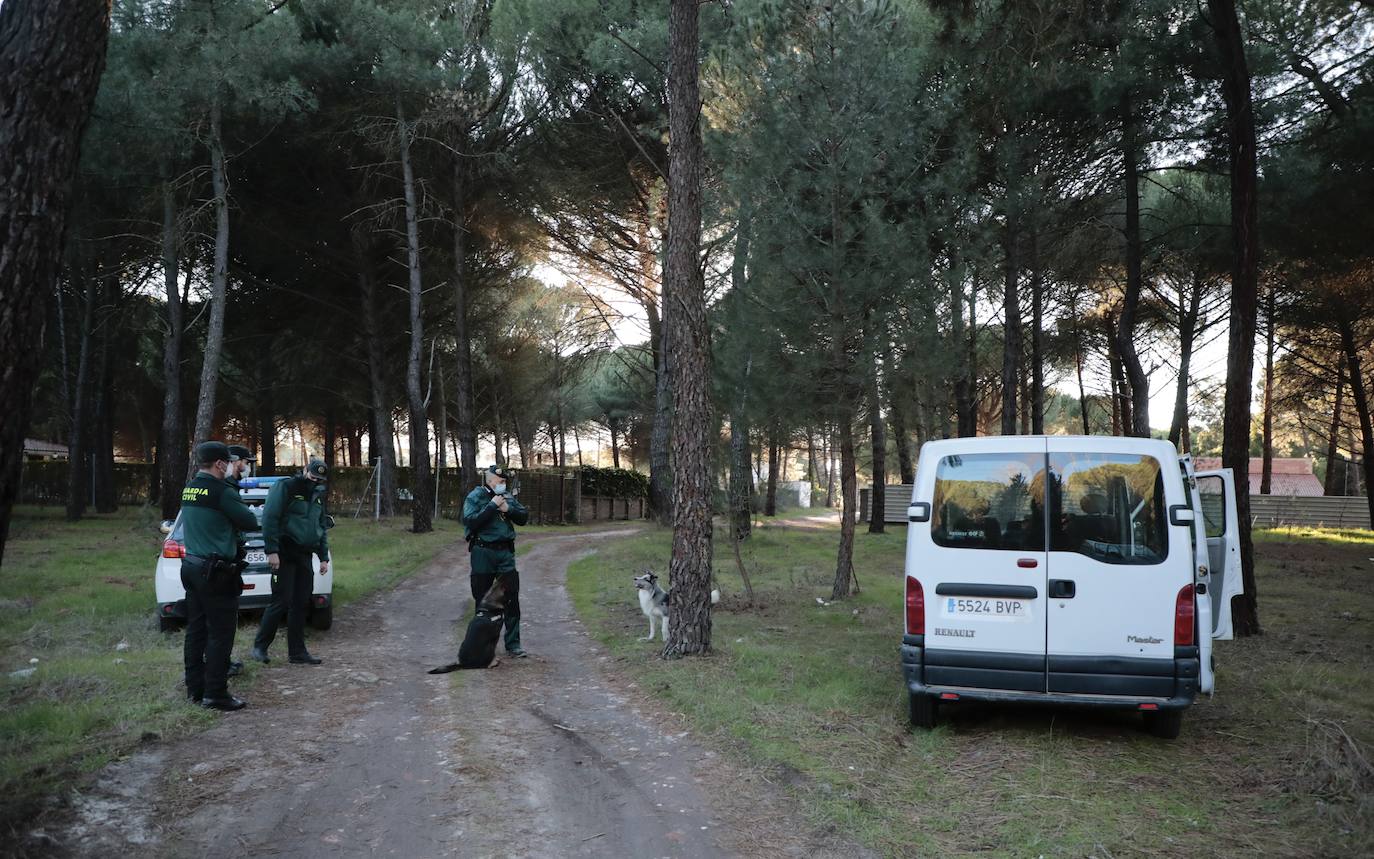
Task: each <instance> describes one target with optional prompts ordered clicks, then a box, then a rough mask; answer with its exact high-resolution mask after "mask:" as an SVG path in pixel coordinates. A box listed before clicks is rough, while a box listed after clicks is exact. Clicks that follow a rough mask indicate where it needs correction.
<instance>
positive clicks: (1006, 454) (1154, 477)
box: [901, 436, 1242, 738]
mask: <svg viewBox="0 0 1374 859" xmlns="http://www.w3.org/2000/svg"><path fill="white" fill-rule="evenodd" d="M907 520H908V522H909V524H910V529H909V531H908V534H907V553H906V634H905V635H904V636H903V638H902V651H901V653H902V673H903V677H904V679H905V681H906V687H907V692H908V695H909V715H910V718H911V723H912V724H913V725H915V726H917V727H924V728H930V727H933V726H934V725H935V722H936V718H937V715H938V710H939V708H940V706H942V705H944V704H947V703H952V702H958V701H995V702H1016V703H1047V704H1074V705H1089V706H1102V707H1114V708H1126V709H1132V710H1139V711H1140V712H1141V713H1143V714H1144V718H1145V726H1146V728H1147V729H1148V730H1150V731H1151V732H1152V733H1154V734H1156V735H1158V736H1162V737H1166V738H1173V737H1176V736H1178V732H1179V727H1180V724H1181V720H1182V717H1183V710H1184V708H1186V707H1187V706H1188V705H1189V704H1191V703H1192V702H1193V699H1194V698H1196V697H1197V695H1198V693H1199V692H1206V693H1208V694H1210V693H1211V692H1212V691H1213V673H1212V668H1213V662H1212V639H1214V638H1230V637H1231V612H1230V605H1231V599H1232V598H1233V597H1235V596H1236V595H1237V594H1240V593H1241V592H1242V582H1241V574H1240V547H1239V542H1238V537H1237V531H1236V527H1235V523H1236V499H1235V487H1234V484H1233V481H1232V478H1231V473H1230V470H1229V469H1223V470H1221V471H1209V472H1197V473H1195V472H1194V471H1193V466H1192V459H1191V457H1189V456H1179V455H1178V451H1177V450H1175V449H1174V446H1173V445H1172V444H1170V443H1169V442H1167V441H1156V440H1150V439H1140V438H1109V437H1096V436H993V437H982V438H961V439H948V440H945V441H932V442H928V443H926V444H925V445H924V446H923V447H922V448H921V457H920V462H919V467H918V469H917V473H916V483H915V485H914V486H913V488H912V497H911V504H910V506H909V507H908V508H907Z"/></svg>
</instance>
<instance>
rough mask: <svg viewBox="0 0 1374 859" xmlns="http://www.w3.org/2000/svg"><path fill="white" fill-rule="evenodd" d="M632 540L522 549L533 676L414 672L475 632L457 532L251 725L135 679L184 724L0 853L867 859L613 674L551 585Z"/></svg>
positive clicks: (377, 598) (15, 836) (575, 537)
mask: <svg viewBox="0 0 1374 859" xmlns="http://www.w3.org/2000/svg"><path fill="white" fill-rule="evenodd" d="M629 533H630V529H629V528H628V527H627V526H626V525H623V524H618V525H602V526H600V528H599V529H597V530H589V529H588V528H579V529H538V531H537V532H536V533H535V534H534V535H533V536H531V537H530V538H528V539H523V540H522V545H521V551H520V556H519V564H520V568H521V592H522V593H521V604H522V607H523V610H524V613H525V619H524V621H523V632H524V636H523V637H524V644H525V646H526V648H527V649H528V650H529V651H530V652H531V653H532V656H531V658H529V659H524V660H517V659H512V658H509V657H503V658H502V660H501V662H500V664H499V665H498V666H496V667H495V668H494V669H492V670H489V671H466V672H455V673H454V674H450V675H440V676H431V675H428V674H426V673H425V671H426V669H428V668H430V667H433V666H436V665H441V664H443V663H446V662H449V661H451V660H452V659H453V654H454V651H455V650H456V647H457V641H458V637H459V636H460V635H461V633H462V630H463V628H464V626H465V624H466V619H467V616H468V615H469V614H470V611H471V599H470V596H469V593H468V587H467V558H466V555H465V552H464V549H465V547H464V546H463V544H462V543H461V542H456V543H455V541H454V540H453V537H454V536H456V535H455V534H454V532H453V531H452V530H450V532H449V534H448V539H447V541H446V542H447V546H446V547H445V548H443V549H442V550H440V551H439V553H438V555H437V556H435V557H434V558H433V560H432V561H430V562H429V563H427V564H423V565H422V566H421V569H420V570H419V572H417V573H415V574H414V575H412V576H409V577H406V578H404V579H403V580H401V581H400V583H399V584H397V585H396V586H395V587H394V588H392V589H380V590H377V591H375V592H374V593H372V595H371V596H367V597H360V598H357V599H355V600H354V601H353V602H352V604H351V605H349V606H348V607H347V608H346V609H344V610H343V611H339V612H336V615H335V624H334V629H333V630H331V631H330V632H329V633H327V634H324V635H320V636H319V637H318V638H317V639H316V640H315V641H314V642H313V643H312V645H311V647H312V651H314V652H315V653H316V654H317V655H319V656H321V657H323V658H324V659H325V663H324V664H323V665H321V666H318V667H306V666H294V665H285V664H282V663H281V661H280V660H276V659H274V660H273V662H272V664H271V665H270V666H266V667H261V666H255V670H254V672H253V674H252V676H250V677H249V678H246V679H245V680H244V681H235V685H234V687H233V688H235V689H236V690H242V691H241V694H242V695H243V696H244V697H245V698H247V699H248V700H249V702H250V706H249V707H248V709H246V710H243V711H241V712H238V713H232V714H224V715H211V714H206V713H203V712H202V711H199V710H196V709H193V708H191V707H190V706H189V705H186V704H181V703H179V702H177V700H176V699H177V695H178V690H177V688H176V676H175V675H176V673H177V672H176V670H175V667H174V666H162V673H161V676H157V675H155V674H154V673H153V672H151V671H150V672H149V674H148V676H146V677H144V680H145V682H147V683H148V685H149V688H148V689H146V690H145V695H146V696H147V697H150V698H158V699H161V698H165V699H166V704H167V706H168V707H171V708H174V709H175V708H179V709H180V711H181V712H183V713H185V714H186V715H185V719H186V722H187V723H188V725H186V726H179V728H178V730H177V732H176V733H177V737H176V738H175V739H172V740H170V741H167V740H161V739H159V738H158V737H150V738H148V739H147V741H145V742H143V743H141V744H138V745H137V747H136V748H134V749H132V750H126V751H127V754H124V755H123V756H122V757H120V759H119V760H117V761H115V762H114V763H111V764H109V765H107V766H104V767H100V768H94V770H93V771H92V772H91V773H90V774H89V775H87V776H85V777H82V778H77V779H75V780H74V781H73V780H71V779H68V780H67V782H64V784H67V785H68V786H67V787H66V788H65V789H64V790H63V791H62V793H61V794H60V795H56V796H54V797H52V798H51V799H50V801H49V802H48V804H47V805H46V807H44V808H43V809H42V810H41V811H40V812H39V813H37V814H36V815H34V816H31V817H27V818H25V819H23V820H22V821H21V820H11V821H10V826H9V833H8V836H7V837H6V836H0V854H9V853H14V854H17V855H34V856H38V855H42V856H49V855H57V856H101V857H104V856H110V855H129V854H131V853H133V852H135V851H137V852H139V853H140V854H142V855H151V856H185V855H207V854H209V853H211V852H222V850H223V849H224V848H225V846H226V845H232V846H233V847H234V848H235V850H236V852H240V853H243V854H244V855H255V856H257V855H289V856H307V857H308V856H338V855H346V856H363V855H366V856H378V855H382V856H388V855H389V856H399V857H426V856H444V855H462V856H474V857H478V856H529V855H558V856H579V855H585V856H607V855H614V856H674V857H708V856H730V855H739V856H779V855H782V856H786V855H792V856H814V855H837V854H844V855H863V852H864V851H862V850H861V849H856V848H855V847H854V846H853V845H851V844H849V843H847V842H845V841H844V840H842V839H839V838H838V837H837V836H835V835H834V834H833V833H830V832H826V831H821V830H818V829H816V828H813V827H809V826H807V825H806V824H805V823H804V822H803V821H801V820H800V819H799V816H798V815H797V814H796V813H795V812H794V811H793V810H791V809H790V808H789V807H788V806H789V805H790V800H789V799H788V798H787V797H786V796H785V795H784V794H783V792H782V791H780V790H779V789H777V788H776V787H774V786H772V785H770V784H768V783H767V782H766V781H765V780H764V779H763V778H761V777H760V776H759V774H758V773H756V772H753V771H750V770H749V769H747V768H740V767H737V766H736V765H734V764H733V763H732V762H730V761H729V760H728V756H726V755H722V754H720V753H717V752H715V751H713V750H711V749H708V748H706V747H703V746H701V745H699V744H697V743H696V742H694V741H693V740H692V738H691V737H690V736H689V735H688V732H687V730H686V729H685V728H684V727H683V725H682V724H681V720H680V719H679V718H676V717H674V716H672V715H671V714H668V713H665V712H663V711H662V709H661V708H660V707H659V706H657V705H656V703H655V702H654V701H653V700H652V699H651V697H650V696H648V695H645V694H643V693H641V692H639V691H637V690H636V689H634V688H629V687H626V686H625V685H624V684H622V683H621V682H620V681H619V678H618V677H617V676H615V673H614V672H608V671H607V670H606V667H607V664H608V657H607V656H606V655H605V653H604V651H603V649H602V648H600V647H599V646H597V645H596V644H595V643H594V642H593V641H592V640H591V639H590V637H588V636H587V635H586V634H585V632H584V631H583V629H582V625H581V623H580V622H579V621H578V620H577V618H576V617H575V616H574V613H573V609H572V606H571V603H570V601H569V599H568V596H567V592H566V591H565V589H564V586H563V575H564V571H565V570H566V567H567V565H568V563H569V561H570V560H572V559H574V558H576V557H578V556H579V555H582V554H585V553H587V552H589V551H592V550H593V549H594V548H595V547H597V546H599V545H603V544H609V543H612V542H617V541H619V540H621V539H626V538H630V539H633V538H632V537H628V534H629ZM392 539H393V541H401V540H400V535H392ZM435 539H440V538H435ZM339 552H340V550H339V549H337V548H336V554H338V553H339ZM340 557H342V555H340ZM6 566H7V569H8V566H9V565H8V562H7V565H6ZM149 572H151V571H149ZM621 597H622V598H624V597H625V595H623V594H622V595H621ZM245 636H246V631H240V634H239V637H240V644H241V645H242V644H243V640H244V639H245ZM172 638H173V639H174V640H176V641H179V640H180V639H179V636H172ZM150 692H151V694H148V693H150ZM193 728H203V729H204V730H199V731H196V730H192V729H193ZM15 730H16V729H15V728H14V727H11V726H6V734H5V740H6V745H7V746H8V745H10V744H11V742H14V744H15V745H20V744H22V743H23V742H24V740H25V736H26V735H24V734H23V733H22V729H20V731H19V732H15Z"/></svg>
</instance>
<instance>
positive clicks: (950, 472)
mask: <svg viewBox="0 0 1374 859" xmlns="http://www.w3.org/2000/svg"><path fill="white" fill-rule="evenodd" d="M997 442H998V443H997V446H996V447H995V448H991V447H986V446H984V447H982V449H983V450H987V451H988V452H986V453H982V452H969V451H970V445H969V443H968V442H966V441H965V442H961V441H959V440H950V441H942V442H930V443H928V444H927V445H926V446H925V447H924V448H923V449H922V463H921V466H922V482H921V483H918V485H917V487H916V490H915V492H914V493H913V496H914V497H913V501H917V502H919V501H923V500H926V499H929V501H930V505H931V509H930V522H929V525H928V526H927V525H925V524H923V523H922V524H918V525H915V526H913V527H917V528H921V529H922V530H924V532H925V533H924V539H922V534H921V533H920V532H917V534H916V543H915V545H916V546H917V547H919V548H920V551H918V552H914V553H913V554H912V555H910V556H909V561H908V574H909V575H915V576H917V578H918V579H919V580H920V582H921V584H922V586H923V588H924V594H925V607H926V608H925V612H926V623H925V629H926V634H925V669H924V670H925V681H926V683H927V684H928V685H931V686H956V687H975V688H981V689H1003V690H1015V691H1021V692H1044V691H1045V608H1044V607H1045V587H1044V586H1045V576H1044V570H1045V440H1044V439H1043V438H1001V439H998V440H997ZM973 449H974V450H977V449H978V448H977V447H975V448H973ZM928 457H929V458H932V459H936V460H937V461H936V462H935V463H934V465H935V467H934V468H929V467H928V466H927V458H928ZM922 544H924V545H922Z"/></svg>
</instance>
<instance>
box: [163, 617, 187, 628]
mask: <svg viewBox="0 0 1374 859" xmlns="http://www.w3.org/2000/svg"><path fill="white" fill-rule="evenodd" d="M185 625H186V621H184V620H182V619H181V618H179V617H163V616H162V615H158V618H157V631H158V632H176V631H177V630H179V629H181V628H182V627H183V626H185Z"/></svg>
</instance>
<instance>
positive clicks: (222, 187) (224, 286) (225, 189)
mask: <svg viewBox="0 0 1374 859" xmlns="http://www.w3.org/2000/svg"><path fill="white" fill-rule="evenodd" d="M220 111H221V109H220V99H219V95H218V94H216V96H215V97H214V99H213V100H212V101H211V103H210V182H211V185H212V187H213V188H214V192H215V261H214V269H213V271H212V273H211V276H210V321H209V323H208V325H207V326H206V331H205V361H204V363H203V364H202V365H201V369H200V396H199V398H198V399H197V400H196V423H195V431H194V432H193V434H192V441H193V443H195V444H200V443H201V442H203V441H206V440H208V439H209V438H210V433H211V432H212V431H213V430H214V428H215V426H214V425H215V394H216V390H217V388H218V385H219V365H220V358H221V355H222V353H223V349H224V304H225V301H226V300H227V293H228V288H229V177H228V175H227V173H226V172H225V166H224V134H223V128H222V127H221V122H220ZM195 470H196V469H195V464H194V463H187V468H186V477H187V479H189V478H190V477H191V475H192V474H194V473H195Z"/></svg>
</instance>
